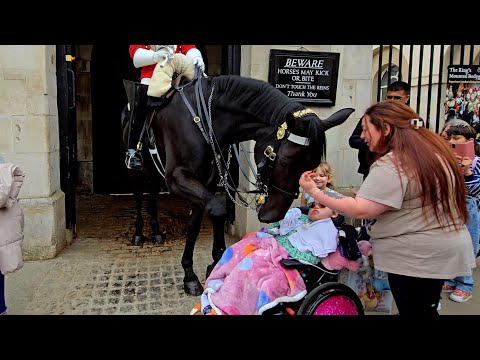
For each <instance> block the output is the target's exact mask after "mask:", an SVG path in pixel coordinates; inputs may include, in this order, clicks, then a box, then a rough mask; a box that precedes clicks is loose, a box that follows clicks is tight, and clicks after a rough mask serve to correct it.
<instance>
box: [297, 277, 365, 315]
mask: <svg viewBox="0 0 480 360" xmlns="http://www.w3.org/2000/svg"><path fill="white" fill-rule="evenodd" d="M297 314H298V315H361V316H363V315H365V312H364V311H363V306H362V303H361V301H360V299H359V298H358V296H357V294H355V291H353V290H352V289H350V288H349V287H348V286H347V285H345V284H342V283H338V282H330V283H325V284H322V285H320V286H318V287H316V288H315V289H313V290H312V291H311V292H310V293H309V294H307V296H306V297H305V299H304V301H303V302H302V305H301V306H300V309H298V313H297Z"/></svg>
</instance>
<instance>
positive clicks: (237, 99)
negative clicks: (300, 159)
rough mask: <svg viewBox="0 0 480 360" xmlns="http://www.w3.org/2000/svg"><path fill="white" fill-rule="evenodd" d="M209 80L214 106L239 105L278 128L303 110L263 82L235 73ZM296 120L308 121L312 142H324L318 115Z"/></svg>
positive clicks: (299, 105) (300, 106) (308, 131)
mask: <svg viewBox="0 0 480 360" xmlns="http://www.w3.org/2000/svg"><path fill="white" fill-rule="evenodd" d="M212 81H213V82H214V84H215V87H216V89H215V92H216V94H214V98H215V101H216V103H217V105H220V106H222V105H224V106H226V107H232V106H234V107H238V108H239V109H243V111H247V112H249V113H251V114H252V115H254V116H255V117H257V118H258V119H261V120H262V121H263V122H265V124H268V125H272V126H273V127H278V126H279V125H280V124H282V123H283V122H284V121H286V120H287V117H288V115H292V114H293V113H294V112H295V111H298V110H303V109H305V107H304V106H303V105H301V104H300V103H298V102H297V101H295V100H292V99H290V98H289V97H288V96H286V95H285V94H283V93H282V92H281V91H280V90H278V89H276V88H275V87H273V86H272V85H271V84H269V83H267V82H265V81H261V80H256V79H252V78H246V77H241V76H237V75H221V76H217V77H214V78H213V80H212ZM296 121H297V122H301V121H308V123H306V127H307V133H308V137H309V138H310V139H311V141H312V143H323V144H324V139H325V138H324V135H323V136H322V134H324V131H323V126H322V124H321V120H320V119H319V118H318V117H316V116H314V118H312V115H310V116H307V117H304V118H301V119H296Z"/></svg>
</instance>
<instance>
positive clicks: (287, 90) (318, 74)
mask: <svg viewBox="0 0 480 360" xmlns="http://www.w3.org/2000/svg"><path fill="white" fill-rule="evenodd" d="M339 63H340V54H339V53H328V52H313V51H299V50H298V51H295V50H279V49H271V50H270V60H269V70H268V82H269V83H270V84H271V85H273V86H274V87H275V88H277V89H278V90H280V91H281V92H282V93H284V94H285V95H287V96H288V97H289V98H291V99H293V100H296V101H298V102H301V103H311V104H315V105H318V106H335V101H336V97H337V81H338V67H339Z"/></svg>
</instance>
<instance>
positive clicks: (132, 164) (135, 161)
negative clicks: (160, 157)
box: [125, 149, 143, 170]
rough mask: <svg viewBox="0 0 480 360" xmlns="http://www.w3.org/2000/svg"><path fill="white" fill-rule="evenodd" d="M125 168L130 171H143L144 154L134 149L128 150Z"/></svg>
mask: <svg viewBox="0 0 480 360" xmlns="http://www.w3.org/2000/svg"><path fill="white" fill-rule="evenodd" d="M125 166H126V167H127V169H130V170H142V169H143V157H142V154H141V153H139V152H138V151H135V150H133V149H128V150H127V155H126V158H125Z"/></svg>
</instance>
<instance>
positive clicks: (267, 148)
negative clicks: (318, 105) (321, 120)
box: [255, 108, 314, 205]
mask: <svg viewBox="0 0 480 360" xmlns="http://www.w3.org/2000/svg"><path fill="white" fill-rule="evenodd" d="M309 114H314V112H313V110H310V109H306V108H305V109H303V110H299V111H296V112H294V113H293V117H294V118H301V117H303V116H306V115H309ZM283 140H289V141H291V142H294V143H296V144H298V145H302V146H309V145H310V139H309V138H306V137H303V136H299V135H295V134H293V133H292V132H290V131H288V129H287V123H286V122H284V123H282V124H281V125H280V126H279V127H278V129H277V130H276V131H275V132H274V133H272V134H271V135H270V136H269V137H268V138H267V140H265V141H263V142H261V143H259V144H257V146H255V152H257V151H262V149H263V153H262V155H261V160H260V162H259V163H258V164H257V170H258V172H257V179H256V180H257V183H256V187H257V192H258V195H257V205H262V204H264V203H265V201H266V198H267V197H268V190H269V189H270V188H273V189H275V190H278V191H280V192H282V193H283V194H284V195H286V196H288V197H290V198H293V199H296V198H297V197H298V195H299V192H298V188H297V191H296V192H295V193H292V192H290V191H287V190H284V189H281V188H279V187H278V186H276V185H274V184H271V180H272V173H273V169H274V168H275V164H276V161H277V153H278V150H279V149H280V146H281V145H282V143H283Z"/></svg>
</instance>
